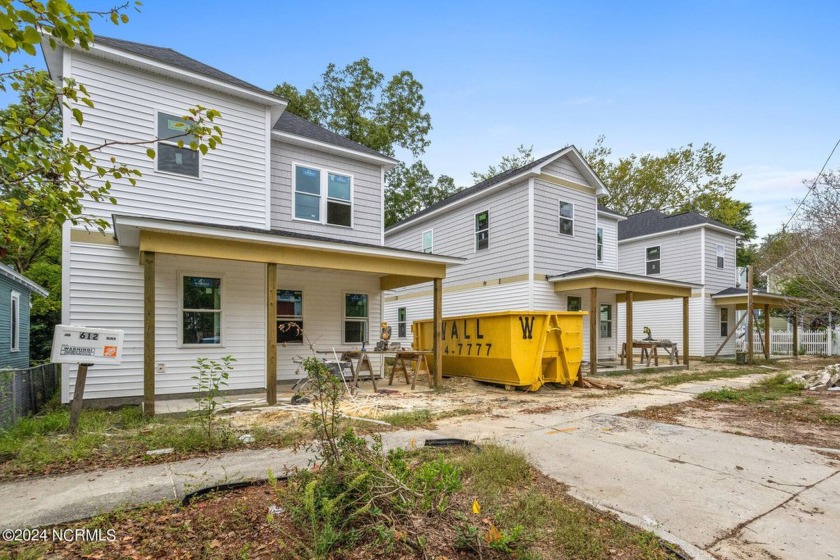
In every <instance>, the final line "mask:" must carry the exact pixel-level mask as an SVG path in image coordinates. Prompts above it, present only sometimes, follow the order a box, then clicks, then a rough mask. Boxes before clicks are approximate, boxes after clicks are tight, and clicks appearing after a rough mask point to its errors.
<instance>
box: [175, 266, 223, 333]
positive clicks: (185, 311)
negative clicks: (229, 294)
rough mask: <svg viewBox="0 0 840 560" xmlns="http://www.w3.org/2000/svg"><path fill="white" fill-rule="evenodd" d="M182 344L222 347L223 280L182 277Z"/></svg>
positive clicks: (206, 277)
mask: <svg viewBox="0 0 840 560" xmlns="http://www.w3.org/2000/svg"><path fill="white" fill-rule="evenodd" d="M180 343H181V344H184V345H186V344H215V345H217V346H220V345H221V344H222V279H221V278H220V277H218V276H216V277H213V276H187V275H184V276H182V277H181V337H180Z"/></svg>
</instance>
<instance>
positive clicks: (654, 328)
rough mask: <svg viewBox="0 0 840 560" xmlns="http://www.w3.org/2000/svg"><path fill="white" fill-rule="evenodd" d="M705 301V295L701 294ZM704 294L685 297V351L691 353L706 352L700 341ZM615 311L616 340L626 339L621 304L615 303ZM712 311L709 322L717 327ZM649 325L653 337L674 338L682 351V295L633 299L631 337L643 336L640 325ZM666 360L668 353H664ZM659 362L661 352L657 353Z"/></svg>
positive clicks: (703, 331) (624, 315)
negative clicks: (687, 334) (677, 296)
mask: <svg viewBox="0 0 840 560" xmlns="http://www.w3.org/2000/svg"><path fill="white" fill-rule="evenodd" d="M705 299H706V300H708V301H709V302H711V300H709V298H705ZM703 304H704V298H702V297H697V296H695V297H691V298H689V300H688V307H689V311H688V313H689V317H690V319H689V345H690V348H689V351H690V353H691V355H692V356H700V355H708V354H705V353H704V352H705V349H704V346H703V343H704V341H705V327H704V323H703V321H704V318H705V313H704V311H705V309H704V305H703ZM617 310H618V312H617V313H616V319H615V321H616V327H617V328H616V331H617V337H618V338H617V340H618V341H619V342H624V341H625V340H627V336H626V334H625V325H626V319H627V316H626V312H625V304H623V303H619V304H618V305H617ZM714 313H715V314H714V315H712V319H711V321H710V324H711V325H712V327H713V328H714V329H715V330H717V328H718V322H717V312H714ZM645 327H649V328H650V330H651V335H652V336H653V338H655V339H658V340H661V339H668V340H670V341H671V342H676V343H677V346H678V348H679V351H680V356H682V353H683V328H682V298H674V299H662V300H655V301H637V302H634V303H633V338H637V339H641V338H644V337H645V333H644V328H645ZM665 359H666V360H667V359H668V357H667V356H665ZM659 363H660V364H661V363H662V362H661V356H660V362H659Z"/></svg>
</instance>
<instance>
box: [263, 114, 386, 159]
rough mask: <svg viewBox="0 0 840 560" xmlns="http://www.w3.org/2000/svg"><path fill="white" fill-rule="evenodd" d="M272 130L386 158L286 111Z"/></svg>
mask: <svg viewBox="0 0 840 560" xmlns="http://www.w3.org/2000/svg"><path fill="white" fill-rule="evenodd" d="M274 130H277V131H279V132H288V133H289V134H294V135H295V136H303V137H304V138H310V139H312V140H316V141H318V142H324V143H326V144H331V145H333V146H338V147H341V148H347V149H348V150H353V151H356V152H361V153H363V154H370V155H374V156H379V157H388V156H386V155H383V154H381V153H379V152H377V151H376V150H372V149H370V148H368V147H367V146H363V145H362V144H359V143H358V142H354V141H353V140H350V139H349V138H345V137H344V136H342V135H340V134H336V133H335V132H330V131H329V130H327V129H326V128H323V127H321V126H318V125H317V124H315V123H311V122H309V121H308V120H306V119H303V118H301V117H298V116H297V115H293V114H291V113H289V112H288V111H286V112H284V113H283V114H282V115H280V119H279V120H278V121H277V124H275V125H274Z"/></svg>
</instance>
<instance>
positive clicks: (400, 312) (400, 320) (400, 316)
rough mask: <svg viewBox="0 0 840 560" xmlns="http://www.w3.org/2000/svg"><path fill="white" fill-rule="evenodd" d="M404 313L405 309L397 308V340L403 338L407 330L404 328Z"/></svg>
mask: <svg viewBox="0 0 840 560" xmlns="http://www.w3.org/2000/svg"><path fill="white" fill-rule="evenodd" d="M405 311H406V309H405V307H399V308H397V336H398V337H399V338H405V335H406V332H407V331H408V329H407V328H406V313H405Z"/></svg>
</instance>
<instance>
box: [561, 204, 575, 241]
mask: <svg viewBox="0 0 840 560" xmlns="http://www.w3.org/2000/svg"><path fill="white" fill-rule="evenodd" d="M558 211H559V217H560V233H561V234H563V235H574V234H575V205H574V204H572V203H571V202H563V201H562V200H561V201H560V206H559V210H558Z"/></svg>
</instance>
